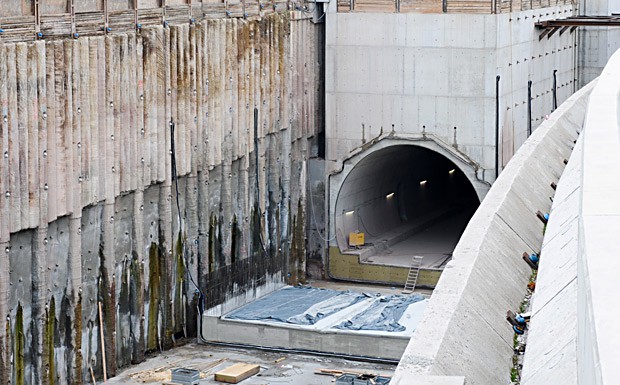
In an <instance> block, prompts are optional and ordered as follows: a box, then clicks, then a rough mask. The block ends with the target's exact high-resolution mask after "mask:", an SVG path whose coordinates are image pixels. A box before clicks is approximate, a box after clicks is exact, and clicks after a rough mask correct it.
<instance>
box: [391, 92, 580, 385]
mask: <svg viewBox="0 0 620 385" xmlns="http://www.w3.org/2000/svg"><path fill="white" fill-rule="evenodd" d="M591 90H592V85H588V86H587V87H584V88H583V89H581V90H580V91H578V92H577V93H575V95H573V96H572V97H571V98H569V99H568V100H567V101H566V102H564V103H563V104H562V105H561V106H560V107H559V108H558V109H557V110H556V111H555V112H554V113H553V114H552V115H551V116H550V117H549V119H548V120H546V121H545V122H544V123H543V124H541V125H540V126H539V127H538V128H537V129H536V130H535V131H534V133H533V134H532V136H531V137H530V138H529V139H528V140H527V141H526V142H525V143H524V144H523V146H522V147H521V148H520V149H519V150H518V152H517V153H516V154H515V156H514V157H513V158H512V160H511V161H510V162H509V164H508V165H507V167H506V169H505V170H504V171H503V172H502V173H501V174H500V176H499V178H498V180H497V181H496V183H495V184H494V185H493V187H492V188H491V190H490V191H489V193H488V194H487V196H486V198H485V199H484V201H483V202H482V204H481V205H480V207H479V209H478V210H477V211H476V213H475V214H474V216H473V218H472V220H471V221H470V223H469V225H468V227H467V228H466V230H465V232H464V234H463V236H462V238H461V240H460V241H459V243H458V245H457V247H456V249H455V251H454V254H453V259H452V261H451V262H449V263H448V265H447V266H446V268H445V270H444V272H443V274H442V276H441V278H440V280H439V283H438V285H437V287H436V288H435V291H434V293H433V296H432V297H431V300H430V302H429V306H428V307H427V309H426V311H425V314H424V316H423V319H422V321H421V323H420V324H419V326H418V328H417V330H416V333H414V335H413V337H412V339H411V340H410V342H409V345H408V347H407V350H406V351H405V354H404V355H403V357H402V359H401V362H400V364H399V366H398V368H397V371H396V374H395V377H394V380H393V382H394V383H395V384H396V385H399V384H402V385H404V384H409V383H411V382H410V377H411V376H413V375H419V374H430V375H449V376H464V377H465V379H466V383H467V384H474V385H486V384H491V383H505V382H508V381H509V379H510V367H511V358H512V354H513V349H514V346H513V336H514V333H513V331H512V329H511V328H510V325H509V324H508V323H507V322H506V321H505V319H504V315H505V313H506V311H507V310H509V309H513V310H515V309H518V308H519V305H520V303H521V301H522V299H523V297H524V295H525V293H526V284H527V282H528V280H529V277H530V274H531V270H530V268H529V267H528V266H527V265H526V264H525V263H524V262H523V261H522V260H521V254H522V253H523V252H528V253H532V252H535V253H539V252H540V247H541V245H542V239H543V224H542V222H541V221H540V220H539V219H538V218H537V217H536V215H535V213H536V211H537V210H540V211H543V212H548V211H549V209H550V206H551V200H550V199H549V198H550V197H552V196H553V194H554V191H553V189H552V188H551V187H550V183H551V182H556V183H557V181H558V179H559V177H560V176H561V175H562V172H563V170H564V167H565V166H564V163H563V160H564V159H568V158H569V157H570V154H571V151H572V147H573V146H574V144H573V141H574V140H575V139H576V138H577V136H578V134H579V132H580V131H581V128H582V125H583V120H584V117H585V109H586V106H587V101H588V97H589V94H590V92H591Z"/></svg>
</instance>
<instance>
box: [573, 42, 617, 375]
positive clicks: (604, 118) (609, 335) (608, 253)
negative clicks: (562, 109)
mask: <svg viewBox="0 0 620 385" xmlns="http://www.w3.org/2000/svg"><path fill="white" fill-rule="evenodd" d="M619 103H620V51H619V52H616V53H615V54H614V55H613V56H612V57H611V59H610V60H609V62H608V63H607V66H606V67H605V69H604V70H603V73H602V74H601V76H600V78H599V81H598V83H597V85H596V88H594V90H593V91H592V95H591V97H590V104H589V106H588V111H587V117H586V121H585V125H584V130H585V133H584V138H583V140H584V144H583V158H582V160H581V162H582V168H583V176H582V183H583V187H582V188H583V192H582V200H581V213H580V222H579V247H578V250H579V251H578V255H579V258H578V265H577V266H578V279H577V285H578V298H577V301H578V302H577V304H578V308H579V312H578V337H577V340H578V347H577V349H578V350H577V362H578V364H579V367H578V376H579V383H580V384H593V385H595V384H596V385H598V384H616V383H618V373H617V370H618V367H620V355H619V354H618V346H620V333H618V329H617V324H618V317H619V316H620V309H618V293H620V280H618V271H620V258H618V250H619V247H620V240H619V239H620V238H619V236H618V234H620V199H619V197H620V178H618V175H619V170H620V125H619V117H620V108H619V107H618V104H619Z"/></svg>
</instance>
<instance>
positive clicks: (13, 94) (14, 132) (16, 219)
mask: <svg viewBox="0 0 620 385" xmlns="http://www.w3.org/2000/svg"><path fill="white" fill-rule="evenodd" d="M6 53H7V91H8V114H7V118H6V123H8V126H9V179H8V180H9V188H8V189H7V191H8V194H5V196H7V195H8V197H10V198H11V207H12V208H13V209H12V210H11V211H10V217H9V218H10V231H11V232H15V231H18V230H19V229H21V228H22V225H21V210H22V209H21V198H20V179H21V174H20V164H19V151H20V150H19V142H20V140H19V139H20V138H19V127H18V122H19V119H18V108H17V104H18V99H17V69H16V63H15V60H16V47H15V45H10V46H8V47H7V52H6Z"/></svg>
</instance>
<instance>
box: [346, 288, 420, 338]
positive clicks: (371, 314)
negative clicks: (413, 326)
mask: <svg viewBox="0 0 620 385" xmlns="http://www.w3.org/2000/svg"><path fill="white" fill-rule="evenodd" d="M423 300H424V297H423V296H421V295H419V294H414V295H390V296H387V297H382V298H381V299H379V300H377V301H375V302H374V303H373V304H372V305H371V306H369V307H368V308H367V309H366V310H364V311H363V312H361V313H359V314H357V315H356V316H355V317H353V318H351V319H350V320H347V321H344V322H343V323H341V324H340V325H337V326H335V328H336V329H347V330H381V331H387V332H401V331H404V330H405V329H406V328H405V327H404V326H403V325H401V324H399V323H398V321H399V320H400V318H401V317H402V316H403V314H404V313H405V310H407V307H409V305H411V304H413V303H416V302H419V301H423Z"/></svg>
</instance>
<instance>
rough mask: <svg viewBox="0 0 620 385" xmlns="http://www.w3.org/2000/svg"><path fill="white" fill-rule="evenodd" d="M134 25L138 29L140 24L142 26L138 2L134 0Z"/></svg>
mask: <svg viewBox="0 0 620 385" xmlns="http://www.w3.org/2000/svg"><path fill="white" fill-rule="evenodd" d="M133 23H134V27H135V28H136V29H138V24H140V20H139V17H138V0H133Z"/></svg>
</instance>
